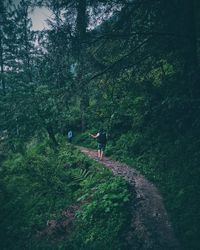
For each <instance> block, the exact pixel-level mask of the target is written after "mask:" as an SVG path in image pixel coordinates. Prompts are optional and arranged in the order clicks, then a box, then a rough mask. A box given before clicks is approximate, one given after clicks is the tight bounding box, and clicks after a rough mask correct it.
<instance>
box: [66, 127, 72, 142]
mask: <svg viewBox="0 0 200 250" xmlns="http://www.w3.org/2000/svg"><path fill="white" fill-rule="evenodd" d="M72 137H73V133H72V131H71V129H70V130H69V131H68V133H67V139H68V142H69V143H72Z"/></svg>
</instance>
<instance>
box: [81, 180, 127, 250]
mask: <svg viewBox="0 0 200 250" xmlns="http://www.w3.org/2000/svg"><path fill="white" fill-rule="evenodd" d="M105 177H106V178H105ZM105 177H104V179H103V181H102V179H99V178H98V179H96V180H98V181H99V180H101V181H100V182H99V183H96V182H94V180H93V181H92V182H91V181H90V182H88V181H87V179H86V180H85V182H84V184H83V185H82V187H83V189H82V195H81V196H80V197H79V198H78V201H82V202H83V205H82V206H81V208H80V210H79V211H78V212H77V214H76V217H77V221H76V227H77V230H78V232H77V233H78V234H77V236H76V237H78V238H76V240H77V242H78V246H77V247H78V249H102V248H106V249H124V248H125V247H126V244H127V243H126V242H125V241H124V240H123V238H124V236H125V232H126V230H128V215H129V213H130V211H129V207H128V201H129V199H130V194H129V192H128V189H127V188H128V187H127V184H126V183H125V181H123V180H122V179H121V178H115V177H111V176H105ZM94 178H95V177H94ZM125 225H126V228H125Z"/></svg>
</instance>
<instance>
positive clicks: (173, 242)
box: [79, 147, 180, 250]
mask: <svg viewBox="0 0 200 250" xmlns="http://www.w3.org/2000/svg"><path fill="white" fill-rule="evenodd" d="M79 149H80V150H81V152H82V153H84V154H86V155H87V156H89V157H90V158H92V159H96V158H97V157H96V156H97V154H96V152H95V151H94V150H91V149H87V148H83V147H79ZM101 163H102V164H103V165H104V166H105V167H107V168H109V169H110V170H111V171H112V172H113V174H114V175H117V176H121V177H123V178H125V179H126V180H127V181H128V183H129V184H130V185H131V186H132V187H133V192H135V193H136V200H134V201H132V205H131V206H132V208H133V216H132V219H131V230H130V233H129V235H128V236H127V238H129V241H131V239H132V241H133V242H134V241H135V240H136V239H137V244H132V246H131V247H130V249H135V250H150V249H152V250H178V249H179V250H180V246H179V243H178V241H177V239H176V237H175V235H174V232H173V229H172V226H171V223H170V221H169V217H168V215H167V212H166V209H165V207H164V204H163V200H162V197H161V195H160V194H159V191H158V190H157V188H156V187H155V186H154V185H153V184H152V183H151V182H149V181H148V180H147V179H146V178H145V177H144V176H143V175H141V174H140V173H139V172H138V171H136V170H135V169H134V168H131V167H128V166H127V165H126V164H122V163H120V162H117V161H114V160H111V159H110V158H108V157H104V159H103V161H101Z"/></svg>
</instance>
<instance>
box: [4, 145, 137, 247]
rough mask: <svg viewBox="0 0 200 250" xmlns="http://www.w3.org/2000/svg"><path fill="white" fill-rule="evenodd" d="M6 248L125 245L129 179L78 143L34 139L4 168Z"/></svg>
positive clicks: (6, 163)
mask: <svg viewBox="0 0 200 250" xmlns="http://www.w3.org/2000/svg"><path fill="white" fill-rule="evenodd" d="M0 179H1V181H0V183H1V184H0V185H1V186H0V188H1V192H0V203H1V206H0V221H1V223H0V242H1V243H0V245H1V249H6V250H7V249H34V250H35V249H42V250H44V249H72V250H73V249H80V250H81V249H126V248H127V244H128V243H127V242H126V240H125V234H126V231H127V230H128V228H129V221H130V219H129V218H130V214H129V213H130V211H129V200H130V199H134V197H131V193H130V191H129V186H128V184H127V183H126V182H125V181H124V180H123V179H121V178H119V177H114V176H113V175H112V174H111V172H110V171H109V170H108V169H105V168H104V167H103V166H102V165H100V164H99V163H96V162H94V161H92V160H89V159H87V158H86V157H85V156H84V155H82V154H81V153H80V152H79V151H78V150H77V149H76V148H75V147H74V146H72V145H68V144H66V143H65V142H61V143H60V148H59V150H57V151H56V152H55V151H54V150H52V149H51V147H50V146H49V143H48V142H47V141H44V142H40V143H39V142H38V141H36V140H35V141H32V142H31V143H29V144H28V145H27V146H26V150H25V152H24V154H23V155H22V154H11V155H10V156H9V157H8V158H7V159H6V160H5V159H4V161H2V164H1V168H0Z"/></svg>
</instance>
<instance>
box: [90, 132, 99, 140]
mask: <svg viewBox="0 0 200 250" xmlns="http://www.w3.org/2000/svg"><path fill="white" fill-rule="evenodd" d="M90 136H91V137H92V138H94V139H96V138H97V137H98V136H99V133H97V134H96V135H92V134H90Z"/></svg>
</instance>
